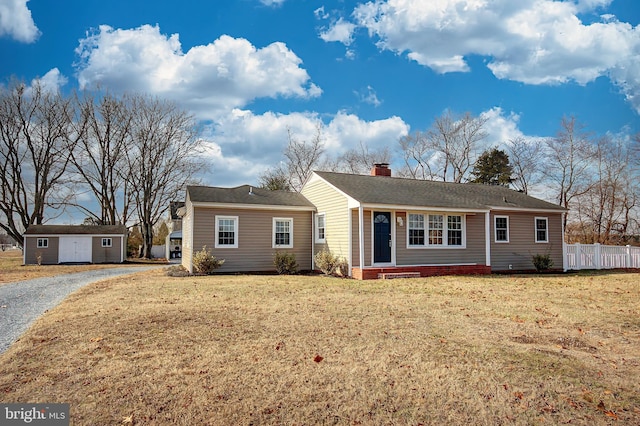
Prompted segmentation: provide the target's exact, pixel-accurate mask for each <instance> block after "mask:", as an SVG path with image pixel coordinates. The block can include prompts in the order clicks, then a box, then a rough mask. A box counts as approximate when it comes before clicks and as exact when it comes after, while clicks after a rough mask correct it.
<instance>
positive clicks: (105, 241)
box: [102, 238, 112, 247]
mask: <svg viewBox="0 0 640 426" xmlns="http://www.w3.org/2000/svg"><path fill="white" fill-rule="evenodd" d="M111 243H112V241H111V238H103V239H102V247H111Z"/></svg>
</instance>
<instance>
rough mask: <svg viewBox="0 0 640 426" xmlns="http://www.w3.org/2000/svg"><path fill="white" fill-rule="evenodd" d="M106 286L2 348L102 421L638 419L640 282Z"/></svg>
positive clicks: (509, 279) (225, 279) (32, 397)
mask: <svg viewBox="0 0 640 426" xmlns="http://www.w3.org/2000/svg"><path fill="white" fill-rule="evenodd" d="M161 274H162V273H161V272H159V271H154V272H148V273H146V274H137V275H135V276H133V278H131V277H128V278H123V279H116V280H112V281H105V282H101V283H97V284H95V285H91V286H89V287H86V288H84V289H83V290H81V291H79V292H77V293H75V294H73V295H72V296H70V297H69V298H68V299H67V300H66V301H65V302H63V303H62V305H60V306H59V307H58V308H56V309H54V310H52V311H51V312H49V313H48V314H46V315H45V316H44V317H43V318H41V319H40V320H39V321H38V322H37V323H36V324H35V326H34V327H33V328H32V329H31V330H30V331H29V332H28V333H27V334H26V335H25V336H23V338H22V339H21V340H19V341H18V342H17V343H16V344H14V345H13V346H12V347H11V348H10V349H9V350H8V351H7V352H6V353H5V354H4V355H2V356H0V401H2V402H16V401H18V402H45V401H46V402H68V403H70V404H71V417H72V419H73V420H72V423H73V424H74V425H90V424H121V423H134V424H149V425H161V424H181V425H195V424H211V425H214V424H215V425H220V424H340V425H342V424H364V425H369V424H376V425H381V424H407V425H417V424H475V425H484V424H486V425H494V424H563V423H570V424H585V425H586V424H589V425H605V424H612V422H615V420H616V419H618V420H619V422H618V423H620V424H640V394H639V393H638V383H640V297H638V296H639V293H640V275H639V274H592V275H591V274H582V275H577V276H551V275H548V276H489V277H440V278H429V279H409V280H390V281H366V282H362V281H352V280H341V279H335V278H326V277H302V276H284V277H277V276H214V277H189V278H171V277H165V276H163V275H161Z"/></svg>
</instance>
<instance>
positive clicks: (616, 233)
mask: <svg viewBox="0 0 640 426" xmlns="http://www.w3.org/2000/svg"><path fill="white" fill-rule="evenodd" d="M631 155H632V152H631V150H630V146H629V144H627V143H626V141H624V140H623V139H619V138H616V139H613V138H611V137H609V136H605V137H602V138H600V139H599V140H598V142H597V144H596V146H595V150H594V152H593V158H592V166H591V167H590V168H589V173H590V175H591V176H592V177H593V182H592V183H591V185H590V186H589V187H588V189H587V190H586V191H585V192H584V193H583V194H581V195H579V196H578V197H577V198H576V201H577V202H576V204H577V208H576V214H577V216H578V221H579V223H580V226H579V229H580V231H581V232H582V235H581V238H580V240H581V241H582V242H587V243H594V242H596V243H602V244H618V243H621V242H624V241H625V240H626V238H627V237H628V230H629V229H630V227H632V226H633V225H632V220H633V219H632V217H633V211H634V209H635V207H636V205H637V202H638V197H639V195H640V194H639V189H640V187H639V186H638V184H637V170H635V168H634V167H633V164H632V161H631V160H632V158H631Z"/></svg>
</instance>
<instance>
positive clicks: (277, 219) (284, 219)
mask: <svg viewBox="0 0 640 426" xmlns="http://www.w3.org/2000/svg"><path fill="white" fill-rule="evenodd" d="M277 222H289V244H276V223H277ZM271 243H272V245H271V246H272V248H275V249H279V248H293V218H292V217H274V218H273V226H272V230H271Z"/></svg>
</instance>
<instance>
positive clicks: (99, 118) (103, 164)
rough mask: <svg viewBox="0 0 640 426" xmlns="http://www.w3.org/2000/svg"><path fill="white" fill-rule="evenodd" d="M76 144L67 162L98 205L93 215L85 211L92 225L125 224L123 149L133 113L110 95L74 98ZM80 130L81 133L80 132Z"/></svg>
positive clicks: (126, 199) (127, 200)
mask: <svg viewBox="0 0 640 426" xmlns="http://www.w3.org/2000/svg"><path fill="white" fill-rule="evenodd" d="M77 105H78V109H79V116H80V117H79V122H80V123H82V128H81V129H78V134H79V136H80V141H79V143H78V146H77V147H76V150H74V151H73V152H72V153H71V161H72V162H73V164H74V165H75V171H76V173H77V174H78V175H79V176H80V180H81V182H82V183H83V184H84V185H87V186H88V187H89V189H90V191H91V192H92V193H93V195H94V196H95V198H96V200H97V201H98V204H99V206H100V212H99V213H95V212H93V211H91V210H89V209H87V208H86V207H84V206H82V205H79V204H76V207H78V208H80V209H81V210H83V211H85V212H86V213H87V214H88V215H89V218H91V219H92V222H93V223H100V224H105V225H107V224H126V223H127V221H128V219H129V214H130V202H131V194H130V192H129V187H128V179H127V174H128V170H127V167H126V161H125V160H126V154H125V152H126V149H127V147H128V145H129V144H130V141H131V122H132V119H133V114H132V112H131V111H129V108H128V105H127V103H126V102H125V101H124V100H122V99H118V98H116V97H114V96H112V95H110V94H106V95H104V96H102V97H100V98H98V99H97V98H95V97H94V96H92V95H90V94H86V95H85V96H84V98H82V99H77ZM82 130H84V131H82Z"/></svg>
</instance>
